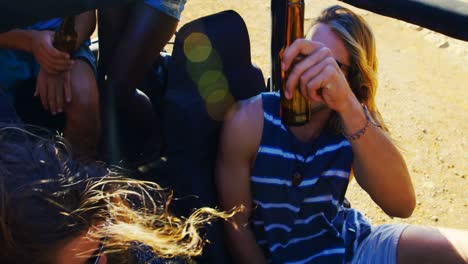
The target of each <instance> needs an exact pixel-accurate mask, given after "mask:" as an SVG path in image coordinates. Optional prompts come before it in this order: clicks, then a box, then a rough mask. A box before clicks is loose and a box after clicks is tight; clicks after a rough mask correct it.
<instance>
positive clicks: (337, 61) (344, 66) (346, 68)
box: [335, 59, 351, 72]
mask: <svg viewBox="0 0 468 264" xmlns="http://www.w3.org/2000/svg"><path fill="white" fill-rule="evenodd" d="M335 61H336V64H338V67H340V69H342V70H344V71H346V72H349V68H350V67H351V66H349V65H348V64H344V63H342V62H340V61H339V60H337V59H335Z"/></svg>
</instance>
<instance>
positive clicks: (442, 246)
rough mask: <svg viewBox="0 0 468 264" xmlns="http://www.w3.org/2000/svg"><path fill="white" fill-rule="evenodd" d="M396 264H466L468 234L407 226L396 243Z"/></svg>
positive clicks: (465, 232)
mask: <svg viewBox="0 0 468 264" xmlns="http://www.w3.org/2000/svg"><path fill="white" fill-rule="evenodd" d="M397 252H398V253H397V255H398V264H406V263H408V264H410V263H434V264H435V263H440V264H447V263H451V264H456V263H468V232H467V231H462V230H454V229H446V228H435V227H422V226H408V227H407V228H406V229H405V231H404V232H403V233H402V235H401V238H400V242H399V243H398V251H397Z"/></svg>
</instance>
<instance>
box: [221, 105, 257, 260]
mask: <svg viewBox="0 0 468 264" xmlns="http://www.w3.org/2000/svg"><path fill="white" fill-rule="evenodd" d="M256 98H257V99H258V97H256ZM252 100H254V99H249V100H247V101H244V102H241V103H239V104H238V105H236V106H235V107H234V108H233V109H232V111H231V113H230V114H229V115H228V116H229V117H228V118H227V120H226V122H225V123H224V127H223V131H222V135H221V144H220V153H219V158H218V163H217V168H216V185H217V188H218V193H219V199H220V204H221V208H222V209H223V210H230V209H231V208H233V207H234V206H238V205H240V204H243V205H244V206H245V208H246V210H245V211H243V212H242V213H238V214H237V215H236V216H235V217H234V221H235V223H236V224H237V226H238V229H235V228H234V227H233V226H232V225H231V224H226V225H225V230H226V233H227V237H228V243H229V246H230V249H231V253H232V256H233V258H234V259H235V263H249V264H250V263H254V264H256V263H265V257H264V256H263V252H262V251H261V249H260V247H259V246H258V245H257V243H256V240H255V237H254V234H253V232H252V230H251V229H250V226H249V217H250V215H251V212H252V197H251V194H250V167H251V162H252V159H253V157H254V155H255V153H256V151H257V148H258V145H259V143H260V137H261V132H262V130H261V126H260V125H261V124H259V123H260V122H258V117H259V114H260V118H261V119H260V120H263V119H262V117H263V116H262V115H261V114H262V112H260V113H259V111H258V110H260V111H262V109H261V104H260V106H258V103H259V102H256V103H252ZM260 103H261V100H260ZM259 107H260V108H259Z"/></svg>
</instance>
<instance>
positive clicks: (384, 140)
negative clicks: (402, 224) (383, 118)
mask: <svg viewBox="0 0 468 264" xmlns="http://www.w3.org/2000/svg"><path fill="white" fill-rule="evenodd" d="M340 116H341V118H342V120H343V122H344V125H345V129H346V131H347V132H348V133H355V132H356V131H358V130H359V129H361V128H363V127H364V126H365V124H366V117H365V114H364V111H363V109H362V106H361V105H360V104H359V103H358V102H357V100H356V101H355V102H354V103H352V104H350V106H349V107H348V108H346V109H345V110H343V111H342V112H341V113H340ZM350 143H351V146H352V148H353V153H354V161H353V169H354V173H355V176H356V180H357V182H358V183H359V185H361V187H362V188H363V189H364V190H365V191H366V192H367V193H368V194H369V195H370V196H371V197H372V199H373V200H374V201H375V202H376V203H377V204H378V205H379V206H380V207H381V208H382V210H384V211H385V213H387V214H388V215H390V216H395V217H409V216H410V215H411V214H412V212H413V210H414V207H415V194H414V189H413V184H412V183H411V178H410V175H409V173H408V169H407V167H406V163H405V161H404V159H403V157H402V156H401V154H400V152H399V151H398V150H397V148H396V147H395V145H393V143H392V142H391V140H390V139H389V138H388V137H387V135H386V134H385V133H384V132H383V131H382V129H380V128H378V127H376V126H374V125H369V126H368V128H367V129H366V131H365V133H364V135H363V136H361V137H360V138H359V139H357V140H350Z"/></svg>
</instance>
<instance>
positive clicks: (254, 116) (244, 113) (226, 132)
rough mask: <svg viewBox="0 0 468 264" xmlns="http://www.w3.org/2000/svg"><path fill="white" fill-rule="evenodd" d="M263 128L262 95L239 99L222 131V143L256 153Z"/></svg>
mask: <svg viewBox="0 0 468 264" xmlns="http://www.w3.org/2000/svg"><path fill="white" fill-rule="evenodd" d="M262 130H263V105H262V95H261V94H260V95H257V96H254V97H251V98H249V99H245V100H241V101H238V102H237V103H236V104H234V105H233V106H232V107H231V109H230V110H229V111H228V113H227V115H226V118H225V121H224V125H223V130H222V131H223V132H222V138H221V140H222V144H223V145H230V146H231V147H233V148H241V149H243V150H245V151H246V152H248V153H250V152H253V153H255V152H256V151H257V148H258V146H259V144H260V139H261V136H262Z"/></svg>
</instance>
